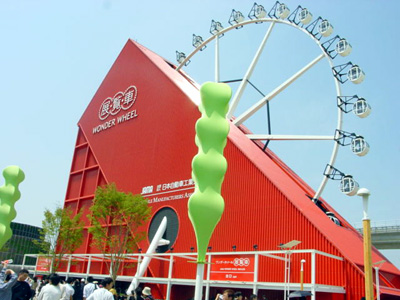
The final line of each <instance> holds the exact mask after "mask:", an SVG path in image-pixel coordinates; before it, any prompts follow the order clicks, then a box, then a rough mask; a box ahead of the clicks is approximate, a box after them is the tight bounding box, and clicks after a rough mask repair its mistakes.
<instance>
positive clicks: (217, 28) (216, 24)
mask: <svg viewBox="0 0 400 300" xmlns="http://www.w3.org/2000/svg"><path fill="white" fill-rule="evenodd" d="M211 26H212V29H211V33H212V34H214V35H216V34H217V33H218V32H220V31H221V30H222V29H224V27H222V24H221V22H215V21H214V20H213V22H212V24H211Z"/></svg>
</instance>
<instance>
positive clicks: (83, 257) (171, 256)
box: [24, 249, 345, 300]
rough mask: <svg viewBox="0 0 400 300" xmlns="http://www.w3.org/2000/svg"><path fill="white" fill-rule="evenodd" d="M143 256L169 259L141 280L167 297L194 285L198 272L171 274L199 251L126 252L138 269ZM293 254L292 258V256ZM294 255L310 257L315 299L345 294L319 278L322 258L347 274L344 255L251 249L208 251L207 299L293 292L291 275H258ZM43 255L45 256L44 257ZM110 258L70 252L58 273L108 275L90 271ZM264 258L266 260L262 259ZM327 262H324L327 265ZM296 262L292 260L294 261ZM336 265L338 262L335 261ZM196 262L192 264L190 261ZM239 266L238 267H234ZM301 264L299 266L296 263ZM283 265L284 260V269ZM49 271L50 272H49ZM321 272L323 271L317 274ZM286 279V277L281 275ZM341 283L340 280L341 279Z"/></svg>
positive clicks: (297, 284) (295, 287)
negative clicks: (233, 293) (233, 291)
mask: <svg viewBox="0 0 400 300" xmlns="http://www.w3.org/2000/svg"><path fill="white" fill-rule="evenodd" d="M26 257H36V258H38V257H40V255H39V254H26V255H25V256H24V261H25V258H26ZM144 257H151V259H152V260H160V261H166V264H167V266H168V272H167V273H168V275H167V276H166V277H161V278H160V277H139V278H138V280H139V282H146V283H156V284H165V285H167V293H166V299H167V300H169V299H170V294H171V286H172V285H189V286H194V285H195V279H194V276H195V273H193V279H184V278H175V277H173V276H172V274H173V272H172V271H173V269H174V266H175V265H174V263H175V262H176V261H177V260H180V261H182V260H185V261H186V262H187V261H188V260H189V261H191V262H195V261H196V258H197V253H192V252H191V253H162V254H161V253H154V254H142V253H135V254H127V255H126V259H128V260H130V261H137V262H138V263H137V268H138V269H139V266H140V263H141V261H143V258H144ZM290 257H292V259H290ZM293 257H296V258H297V260H296V262H297V261H299V258H304V257H308V259H309V263H308V266H309V267H308V270H306V271H307V273H308V274H309V275H310V276H309V277H308V280H307V282H306V283H304V285H303V286H304V290H306V291H307V290H308V291H311V292H312V294H313V295H314V296H312V299H316V298H315V295H316V292H330V293H340V294H344V293H345V290H344V288H343V285H344V282H343V283H341V284H339V285H336V286H335V285H327V284H323V281H320V280H318V277H317V272H316V270H317V264H319V263H321V261H327V260H333V262H332V264H335V262H340V264H339V265H338V266H339V267H338V268H339V269H341V271H340V270H338V271H339V273H340V272H341V273H343V274H344V268H343V264H342V263H341V262H343V261H344V260H343V258H342V257H338V256H335V255H332V254H329V253H325V252H322V251H318V250H314V249H311V250H279V251H248V252H236V251H235V252H212V253H207V262H208V263H207V266H208V267H207V271H206V272H205V280H204V286H205V287H206V291H205V299H208V298H209V292H210V287H233V288H247V289H252V290H253V293H257V291H258V290H260V289H271V290H284V291H285V290H286V291H294V290H299V289H300V284H301V283H300V282H290V278H291V277H290V276H289V277H286V276H285V280H284V281H282V282H264V281H259V277H260V276H259V274H260V272H261V271H262V269H261V268H266V267H267V265H266V259H268V260H269V259H272V260H274V261H283V262H284V263H285V268H286V264H287V263H289V264H290V261H295V260H294V259H293ZM42 258H43V257H42ZM105 260H108V258H104V257H103V255H101V254H67V255H65V256H64V262H65V264H66V265H67V266H66V268H65V272H58V273H59V274H60V275H63V276H66V277H69V276H74V277H87V276H95V277H98V278H104V277H108V276H109V275H108V274H104V273H103V274H100V273H95V272H92V271H91V263H92V262H95V261H97V262H98V261H105ZM74 261H75V262H76V261H79V262H81V263H82V262H86V268H85V270H83V271H82V272H80V273H76V272H70V270H71V264H73V262H74ZM262 261H263V262H262ZM326 263H327V262H325V264H326ZM292 264H293V263H292ZM336 264H337V263H336ZM190 265H193V264H190ZM235 266H236V267H235ZM297 267H298V266H297ZM283 268H284V265H283V263H282V270H283ZM289 269H290V268H289ZM37 273H38V274H40V273H46V272H45V271H43V269H42V271H39V270H38V263H37V265H36V266H35V275H36V274H37ZM47 273H48V272H47ZM318 275H320V274H318ZM117 280H119V281H125V282H130V281H131V280H132V276H127V275H121V276H118V278H117ZM282 280H283V278H282ZM339 282H340V281H339Z"/></svg>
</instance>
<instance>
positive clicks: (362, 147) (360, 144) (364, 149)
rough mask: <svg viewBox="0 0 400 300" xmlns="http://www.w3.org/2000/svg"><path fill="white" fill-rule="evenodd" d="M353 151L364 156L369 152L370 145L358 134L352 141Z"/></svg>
mask: <svg viewBox="0 0 400 300" xmlns="http://www.w3.org/2000/svg"><path fill="white" fill-rule="evenodd" d="M351 151H353V153H354V154H357V155H358V156H364V155H366V154H367V153H368V152H369V145H368V143H367V142H366V141H365V140H364V138H363V137H362V136H357V137H356V138H354V139H353V140H352V141H351Z"/></svg>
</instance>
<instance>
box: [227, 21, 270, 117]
mask: <svg viewBox="0 0 400 300" xmlns="http://www.w3.org/2000/svg"><path fill="white" fill-rule="evenodd" d="M274 25H275V22H271V25H270V26H269V27H268V30H267V32H266V34H265V36H264V38H263V40H262V41H261V44H260V46H259V47H258V50H257V52H256V54H255V55H254V58H253V60H252V62H251V64H250V66H249V68H248V69H247V71H246V74H245V75H244V77H243V79H242V81H241V83H240V85H239V88H238V89H237V91H236V93H235V96H234V97H233V99H232V101H231V105H230V107H229V111H228V114H227V118H228V119H230V118H231V117H232V116H233V113H234V111H235V110H236V107H237V105H238V104H239V101H240V98H241V97H242V95H243V92H244V90H245V89H246V86H247V82H248V81H249V80H250V77H251V75H252V74H253V71H254V68H255V66H256V65H257V62H258V59H259V58H260V56H261V54H262V52H263V50H264V47H265V44H266V43H267V40H268V38H269V36H270V34H271V32H272V29H273V28H274Z"/></svg>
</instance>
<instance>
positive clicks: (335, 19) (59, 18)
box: [0, 0, 400, 267]
mask: <svg viewBox="0 0 400 300" xmlns="http://www.w3.org/2000/svg"><path fill="white" fill-rule="evenodd" d="M285 3H286V4H287V5H288V7H289V8H290V9H291V10H292V11H293V10H294V9H295V8H296V7H297V6H298V5H302V6H303V7H307V8H308V9H309V11H310V12H311V13H312V14H313V16H314V19H315V18H317V17H318V16H321V17H322V18H324V19H325V18H326V19H328V20H329V21H330V22H331V24H332V25H333V27H334V33H333V35H332V37H333V36H334V35H336V34H338V35H339V36H341V37H344V38H346V39H347V40H348V41H349V42H350V44H351V45H352V48H353V50H352V53H351V54H350V56H349V57H345V58H342V57H337V58H335V60H334V65H340V64H344V63H347V62H348V61H351V62H352V63H354V64H358V65H359V66H360V67H361V68H362V69H363V70H364V72H365V74H366V77H365V80H364V82H363V83H361V84H359V85H355V84H352V83H350V82H347V83H345V84H343V85H342V86H341V88H342V95H355V94H357V95H359V96H360V97H363V98H365V99H366V100H367V101H368V103H370V105H371V107H372V112H371V115H370V116H369V117H368V118H365V119H360V118H358V117H356V116H355V115H354V114H352V113H349V114H345V115H344V117H343V130H345V131H347V132H355V133H357V134H360V135H362V136H363V137H364V138H365V139H366V140H367V141H368V143H369V145H370V147H371V149H370V152H369V153H368V154H367V155H366V156H364V157H358V156H356V155H354V154H353V153H352V152H351V151H350V149H349V147H348V146H347V147H341V149H340V151H339V155H338V158H337V162H336V164H335V167H336V168H337V169H339V170H340V171H342V172H343V173H345V174H350V175H353V176H354V179H355V180H356V181H357V182H358V183H359V184H360V186H361V187H365V188H368V189H369V190H370V192H371V196H370V203H369V215H370V218H371V222H372V224H373V225H374V224H377V225H381V224H389V225H392V224H397V225H400V218H399V217H398V211H399V209H400V204H399V202H398V194H397V192H396V189H397V187H398V186H399V183H400V182H399V177H398V169H399V167H400V164H399V161H400V160H399V154H400V132H399V130H398V128H399V123H400V122H399V117H398V112H399V111H400V104H399V101H397V100H398V99H397V97H398V85H397V81H398V79H399V75H398V73H397V72H398V70H399V69H400V63H399V59H398V49H399V46H400V45H399V39H397V38H396V37H397V34H398V29H399V24H398V22H397V19H398V16H397V12H398V11H399V9H400V2H399V1H395V0H387V1H385V2H381V1H371V0H350V1H349V0H336V1H327V0H322V1H305V0H304V1H303V2H300V1H292V0H290V1H287V2H285ZM253 4H254V2H253V1H244V0H241V1H239V0H230V1H228V0H221V1H211V0H202V1H197V0H196V1H179V0H172V1H159V0H158V1H153V2H144V1H134V0H131V1H127V0H125V1H124V0H121V1H112V0H103V1H102V0H96V1H95V0H88V1H76V0H70V1H43V0H37V1H36V0H26V1H22V0H12V1H11V0H2V1H1V2H0V28H1V29H0V30H1V36H2V49H1V51H0V53H1V55H0V97H1V119H2V121H3V122H2V124H3V125H2V128H3V130H2V131H1V135H2V137H1V140H2V143H1V146H2V147H1V148H0V168H1V169H4V168H5V167H7V166H8V165H18V166H20V167H21V168H22V169H23V171H24V172H25V174H26V179H25V181H24V182H23V183H22V184H21V185H20V190H21V193H22V197H21V199H20V200H19V201H18V202H17V203H16V205H15V208H16V210H17V217H16V219H15V220H14V221H16V222H21V223H26V224H30V225H35V226H40V225H41V221H42V219H43V211H44V209H45V208H48V209H51V210H53V209H54V208H55V207H56V206H57V205H62V203H63V201H64V198H65V192H66V188H67V182H68V176H69V172H70V166H71V161H72V155H73V149H74V144H75V140H76V135H77V132H78V127H77V123H78V121H79V119H80V117H81V115H82V114H83V112H84V110H85V108H86V107H87V105H88V104H89V102H90V101H91V99H92V97H93V95H94V94H95V92H96V90H97V89H98V87H99V86H100V84H101V82H102V80H103V79H104V77H105V76H106V74H107V72H108V71H109V69H110V67H111V66H112V64H113V62H114V61H115V59H116V58H117V56H118V54H119V52H120V51H121V50H122V48H123V46H124V44H125V43H126V42H127V40H128V39H129V38H131V39H133V40H135V41H137V42H138V43H140V44H142V45H144V46H146V47H147V48H149V49H151V50H152V51H154V52H155V53H157V54H159V55H160V56H162V57H164V58H165V59H167V60H169V61H171V62H174V63H175V62H176V61H175V51H176V50H179V51H182V52H185V53H186V54H189V53H190V52H191V51H193V50H194V48H193V46H192V34H194V33H195V34H196V35H201V36H202V37H203V38H204V39H206V38H208V37H209V36H210V33H209V28H210V24H211V20H216V21H220V22H221V23H222V25H223V26H224V27H227V26H229V24H228V19H229V16H230V14H231V12H232V9H235V10H239V11H241V12H242V13H243V14H244V15H245V16H246V19H247V15H248V13H249V11H250V9H251V7H252V6H253ZM258 4H261V5H263V6H264V7H265V8H266V10H267V11H269V10H270V9H271V8H272V6H273V5H274V2H273V1H262V2H261V1H260V2H258ZM267 29H268V25H266V24H253V25H249V26H245V27H244V28H242V29H239V30H232V31H230V32H228V33H227V34H226V35H225V36H224V37H222V38H221V39H220V66H221V76H220V79H221V80H223V81H224V80H233V79H241V78H243V76H244V74H245V71H246V69H247V67H248V65H249V64H250V62H251V61H252V58H253V55H254V53H255V51H256V50H257V48H258V45H259V43H260V41H261V40H262V38H263V36H264V34H265V32H266V30H267ZM328 39H329V38H324V39H323V40H324V41H325V40H328ZM320 53H321V50H320V48H319V47H318V46H317V44H316V43H315V42H314V41H313V40H312V39H311V38H310V37H309V36H307V35H306V34H305V33H303V32H302V31H300V30H297V29H296V28H292V27H290V26H286V25H281V26H278V25H277V26H275V27H274V29H273V31H272V33H271V36H270V38H269V40H268V42H267V45H266V47H265V50H264V52H263V55H262V56H261V58H260V60H259V63H258V64H257V66H256V69H255V71H254V73H253V76H252V77H251V82H252V83H253V84H254V85H256V86H257V88H258V89H259V90H260V91H261V92H262V93H264V94H267V93H269V92H270V91H272V90H273V89H274V88H275V87H276V86H278V85H279V84H281V83H282V82H283V81H284V80H286V79H287V78H288V77H290V76H291V75H293V74H294V73H295V72H297V71H298V70H299V69H301V68H302V67H303V66H304V65H306V64H307V63H309V62H310V61H311V60H313V59H314V58H315V57H317V56H318V55H319V54H320ZM213 55H214V44H213V43H211V44H210V45H209V46H208V47H207V48H206V49H205V50H204V51H202V52H199V53H197V54H196V55H195V56H194V57H193V58H192V59H191V63H190V64H189V65H188V66H187V67H186V68H185V69H184V70H185V71H186V72H187V73H188V74H189V75H190V76H191V77H192V78H194V79H195V80H196V81H197V82H199V83H203V82H205V81H212V80H214V75H213V74H214V73H213V72H214V71H213V68H214V65H213V64H214V58H213ZM231 86H232V89H233V90H235V89H236V88H237V87H238V84H232V85H231ZM242 99H243V101H241V103H240V104H239V108H238V111H237V112H235V115H238V114H240V112H241V111H243V110H244V109H246V108H248V107H249V106H250V105H251V104H253V103H255V102H256V101H257V100H259V99H261V96H260V95H259V94H258V93H256V92H255V91H254V90H252V89H246V91H245V94H244V96H243V98H242ZM270 108H271V126H272V132H273V133H274V134H301V135H306V134H312V135H318V134H320V135H333V133H334V131H335V129H336V123H337V107H336V91H335V86H334V80H333V77H332V72H331V69H330V67H329V64H328V61H327V60H326V59H324V60H323V61H321V62H319V63H318V64H317V65H316V66H315V67H313V68H312V69H311V70H310V71H309V72H307V73H306V74H305V75H304V76H302V77H301V78H299V79H298V80H297V81H296V82H295V83H294V84H292V85H291V86H290V87H289V88H288V89H287V90H285V91H284V92H282V93H281V94H280V95H279V96H277V97H276V98H274V99H273V100H272V101H271V103H270ZM266 124H267V119H266V114H265V111H260V112H258V113H257V114H256V115H255V116H254V118H252V119H250V120H249V121H248V122H246V123H245V125H246V126H248V127H249V128H250V129H251V130H252V131H253V132H254V133H266V132H267V129H266V128H267V127H266ZM333 143H334V142H332V141H301V142H293V141H290V142H289V141H282V142H277V141H273V142H271V143H270V144H269V147H270V148H271V149H272V150H273V151H275V152H276V153H277V154H278V156H279V157H280V158H281V159H282V160H283V161H284V162H285V163H287V164H288V165H289V166H290V167H291V168H293V169H294V171H295V172H296V173H297V174H299V175H300V176H301V177H302V178H303V179H304V180H305V181H306V182H307V183H308V184H309V185H310V186H311V187H313V188H314V189H316V188H317V187H318V186H319V183H320V182H321V180H322V177H323V171H324V168H325V166H326V164H327V163H328V161H329V158H330V155H331V151H332V148H333ZM1 181H2V179H0V184H2V183H1ZM338 186H339V182H338V181H329V182H328V184H327V187H326V189H325V191H324V193H323V195H322V197H323V198H324V199H325V200H326V201H327V202H328V203H329V204H330V205H331V206H333V207H334V208H335V210H336V211H338V212H339V213H340V214H341V215H342V216H343V217H344V218H345V219H346V220H347V221H348V222H350V223H351V224H355V225H358V226H361V220H362V201H361V198H360V197H357V196H354V197H349V196H346V195H343V194H341V192H340V191H339V188H338ZM383 253H384V254H385V255H387V257H388V258H389V259H391V260H392V261H393V262H394V263H395V264H396V265H397V266H398V267H399V266H400V258H399V256H400V255H399V254H400V251H397V250H390V251H383Z"/></svg>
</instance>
